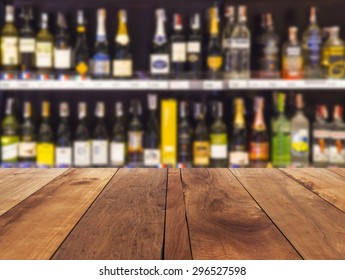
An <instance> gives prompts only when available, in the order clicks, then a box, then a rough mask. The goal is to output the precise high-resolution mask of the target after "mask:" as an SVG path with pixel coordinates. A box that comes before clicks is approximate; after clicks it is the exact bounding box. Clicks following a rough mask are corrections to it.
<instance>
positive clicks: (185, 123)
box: [178, 101, 193, 168]
mask: <svg viewBox="0 0 345 280" xmlns="http://www.w3.org/2000/svg"><path fill="white" fill-rule="evenodd" d="M192 136H193V129H192V127H191V124H190V122H189V119H188V103H187V101H181V102H180V121H179V126H178V164H179V167H184V168H185V167H191V166H192Z"/></svg>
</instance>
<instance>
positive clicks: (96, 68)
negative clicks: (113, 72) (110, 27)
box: [92, 9, 110, 79]
mask: <svg viewBox="0 0 345 280" xmlns="http://www.w3.org/2000/svg"><path fill="white" fill-rule="evenodd" d="M105 21H106V10H105V9H99V10H98V12H97V34H96V42H95V48H94V55H93V58H92V75H93V77H94V78H96V79H104V78H108V77H109V75H110V56H109V50H108V40H107V33H106V28H105Z"/></svg>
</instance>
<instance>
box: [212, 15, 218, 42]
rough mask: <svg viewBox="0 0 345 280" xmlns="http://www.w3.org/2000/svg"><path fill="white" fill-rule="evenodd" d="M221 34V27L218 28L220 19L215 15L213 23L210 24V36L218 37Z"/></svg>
mask: <svg viewBox="0 0 345 280" xmlns="http://www.w3.org/2000/svg"><path fill="white" fill-rule="evenodd" d="M218 34H219V26H218V19H217V17H216V16H215V15H214V16H212V17H211V22H210V35H211V36H212V37H217V36H218Z"/></svg>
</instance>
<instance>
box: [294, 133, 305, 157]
mask: <svg viewBox="0 0 345 280" xmlns="http://www.w3.org/2000/svg"><path fill="white" fill-rule="evenodd" d="M291 151H292V154H293V155H296V156H304V155H306V154H308V153H309V133H308V130H307V129H300V130H298V131H297V132H296V133H294V134H293V135H292V139H291Z"/></svg>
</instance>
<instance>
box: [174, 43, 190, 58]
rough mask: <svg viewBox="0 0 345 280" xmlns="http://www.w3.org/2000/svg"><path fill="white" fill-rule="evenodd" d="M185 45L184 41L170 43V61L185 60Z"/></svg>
mask: <svg viewBox="0 0 345 280" xmlns="http://www.w3.org/2000/svg"><path fill="white" fill-rule="evenodd" d="M186 60H187V46H186V43H173V44H172V62H186Z"/></svg>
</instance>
